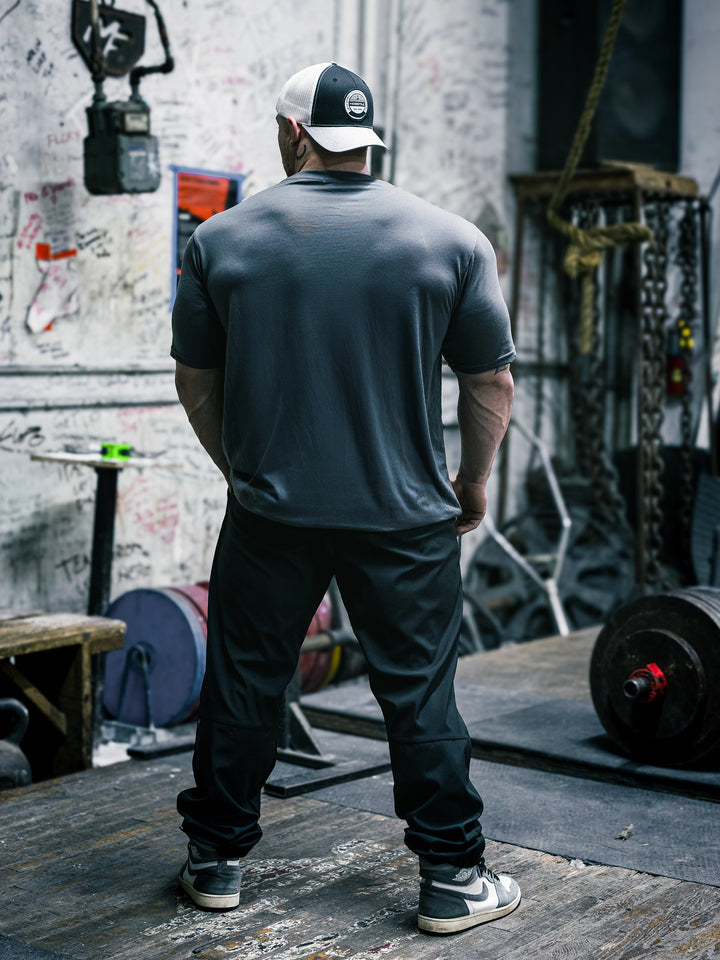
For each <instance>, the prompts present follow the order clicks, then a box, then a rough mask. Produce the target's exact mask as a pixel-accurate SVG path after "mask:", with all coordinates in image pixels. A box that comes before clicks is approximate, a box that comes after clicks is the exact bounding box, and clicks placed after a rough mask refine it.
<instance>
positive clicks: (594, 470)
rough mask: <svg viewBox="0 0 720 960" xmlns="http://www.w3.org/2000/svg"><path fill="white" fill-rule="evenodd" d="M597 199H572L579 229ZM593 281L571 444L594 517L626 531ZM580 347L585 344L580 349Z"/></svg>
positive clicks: (594, 215)
mask: <svg viewBox="0 0 720 960" xmlns="http://www.w3.org/2000/svg"><path fill="white" fill-rule="evenodd" d="M602 214H603V208H602V200H601V198H600V197H599V196H597V195H589V196H587V197H585V198H584V199H583V200H581V201H579V202H577V203H576V204H575V205H574V214H573V219H574V221H575V222H576V223H577V226H578V227H579V228H580V229H583V230H584V229H588V228H591V227H595V226H598V225H599V224H600V222H601V220H602ZM599 281H600V278H599V277H597V278H596V282H595V284H594V285H593V300H592V325H591V330H590V337H589V342H588V343H586V344H584V345H582V344H580V343H579V342H577V340H575V339H574V342H575V357H574V359H575V363H574V367H575V369H576V372H577V375H576V376H575V377H573V393H572V403H573V413H574V419H575V448H576V456H577V464H578V469H579V470H580V473H581V474H582V475H583V476H584V477H587V478H588V479H589V480H590V482H591V484H592V491H593V498H594V501H595V506H596V512H597V515H598V519H599V520H601V521H602V522H603V524H605V525H607V526H608V527H613V528H615V529H618V530H623V531H624V532H626V533H628V534H629V533H630V527H629V524H628V521H627V511H626V505H625V500H624V498H623V496H622V494H621V492H620V483H619V480H618V475H617V471H616V470H615V467H614V465H613V463H612V461H611V459H610V457H609V456H608V454H607V451H606V442H605V413H606V410H605V398H606V395H607V384H606V382H605V381H606V376H605V360H604V355H603V337H602V329H603V317H602V310H601V297H602V285H601V283H600V282H599ZM583 347H584V349H583Z"/></svg>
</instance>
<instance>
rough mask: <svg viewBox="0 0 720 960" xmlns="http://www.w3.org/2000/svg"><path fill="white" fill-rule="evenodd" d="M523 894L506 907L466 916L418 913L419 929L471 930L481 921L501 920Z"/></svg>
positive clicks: (518, 901)
mask: <svg viewBox="0 0 720 960" xmlns="http://www.w3.org/2000/svg"><path fill="white" fill-rule="evenodd" d="M521 897H522V894H518V895H517V898H516V899H515V900H513V901H512V903H508V904H506V905H505V906H504V907H497V908H496V909H495V910H486V911H484V912H483V911H481V912H479V913H471V914H468V916H466V917H450V918H448V919H442V920H441V919H438V918H436V917H424V916H423V915H422V914H420V913H419V914H418V930H423V931H425V933H459V932H460V930H469V929H470V927H477V926H479V925H480V924H481V923H489V922H490V921H491V920H499V919H500V917H506V916H507V915H508V914H509V913H512V912H513V910H514V909H515V908H516V907H517V906H518V904H519V903H520V899H521Z"/></svg>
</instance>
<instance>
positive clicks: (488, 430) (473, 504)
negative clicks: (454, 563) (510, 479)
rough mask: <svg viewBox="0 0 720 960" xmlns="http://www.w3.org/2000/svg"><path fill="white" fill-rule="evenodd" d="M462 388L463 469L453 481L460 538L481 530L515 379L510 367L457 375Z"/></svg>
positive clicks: (510, 404) (461, 437)
mask: <svg viewBox="0 0 720 960" xmlns="http://www.w3.org/2000/svg"><path fill="white" fill-rule="evenodd" d="M457 378H458V384H459V386H460V397H459V400H458V424H459V425H460V451H461V452H460V469H459V470H458V474H457V477H456V478H455V479H454V480H453V481H452V485H453V490H454V491H455V496H456V497H457V498H458V502H459V504H460V510H461V514H460V516H459V517H458V518H457V520H456V521H455V530H456V532H457V534H458V536H462V535H463V534H464V533H469V532H470V531H471V530H474V529H475V528H476V527H478V526H479V525H480V524H481V523H482V520H483V517H484V516H485V511H486V509H487V491H486V487H487V482H488V479H489V477H490V471H491V470H492V465H493V461H494V460H495V455H496V454H497V452H498V448H499V446H500V443H501V442H502V438H503V437H504V436H505V432H506V430H507V428H508V423H509V422H510V410H511V409H512V401H513V389H514V388H513V379H512V375H511V373H510V368H509V366H506V367H503V368H501V369H498V370H493V371H490V372H488V373H476V374H467V373H459V374H458V375H457Z"/></svg>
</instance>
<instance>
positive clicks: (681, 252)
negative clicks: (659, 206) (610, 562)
mask: <svg viewBox="0 0 720 960" xmlns="http://www.w3.org/2000/svg"><path fill="white" fill-rule="evenodd" d="M697 227H698V222H697V210H696V205H695V202H694V201H692V200H689V201H687V203H686V204H685V213H684V214H683V217H682V219H681V220H680V228H679V236H678V248H677V264H678V266H679V267H680V275H681V281H680V304H679V307H680V309H679V312H678V320H677V323H678V327H679V328H680V329H681V330H682V328H687V329H689V330H690V334H691V336H690V340H691V342H690V343H689V344H687V345H683V346H681V349H684V350H685V353H686V360H687V365H686V367H685V369H684V387H685V389H684V391H683V394H682V414H681V421H680V434H681V439H682V446H681V450H680V470H681V473H680V529H681V536H682V545H683V555H684V557H685V560H686V562H687V563H689V558H690V532H691V527H692V511H693V501H694V481H695V470H694V465H693V445H694V444H693V440H694V438H693V422H692V399H693V398H692V358H691V356H690V353H691V351H692V337H693V334H694V329H693V325H694V323H695V319H696V317H697V309H696V299H697V294H698V255H697V249H698V230H697Z"/></svg>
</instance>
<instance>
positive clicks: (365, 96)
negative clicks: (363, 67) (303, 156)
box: [275, 63, 385, 153]
mask: <svg viewBox="0 0 720 960" xmlns="http://www.w3.org/2000/svg"><path fill="white" fill-rule="evenodd" d="M275 110H276V112H277V113H278V114H279V115H280V116H281V117H286V118H288V117H291V118H292V119H293V120H296V121H297V122H298V123H300V124H302V126H303V127H304V128H305V130H307V132H308V133H309V134H310V136H311V137H312V138H313V140H315V141H317V143H319V144H320V146H321V147H324V148H325V149H326V150H330V151H331V153H342V152H343V151H345V150H356V149H358V148H359V147H384V146H385V144H384V143H383V142H382V140H381V139H380V137H379V136H378V135H377V134H376V133H375V132H374V130H373V101H372V94H371V93H370V88H369V87H368V85H367V84H366V83H365V81H364V80H363V79H362V77H359V76H358V75H357V74H356V73H353V72H352V71H351V70H346V69H345V68H344V67H339V66H338V65H337V64H336V63H315V64H313V65H312V66H311V67H305V69H304V70H300V72H299V73H296V74H293V76H292V77H290V79H289V80H288V81H287V83H286V84H285V86H284V87H283V88H282V90H281V91H280V96H279V97H278V101H277V104H276V106H275Z"/></svg>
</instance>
